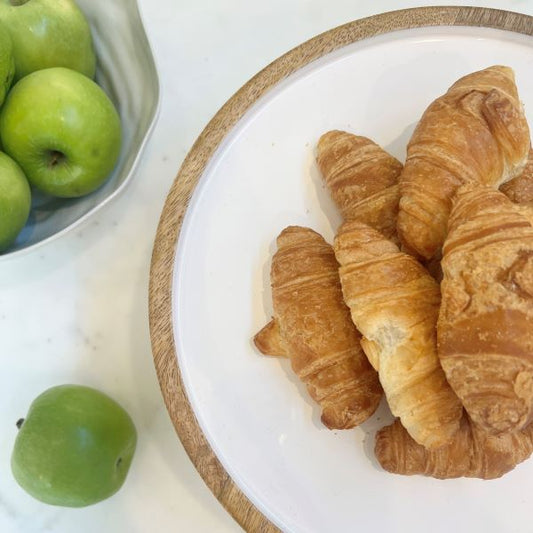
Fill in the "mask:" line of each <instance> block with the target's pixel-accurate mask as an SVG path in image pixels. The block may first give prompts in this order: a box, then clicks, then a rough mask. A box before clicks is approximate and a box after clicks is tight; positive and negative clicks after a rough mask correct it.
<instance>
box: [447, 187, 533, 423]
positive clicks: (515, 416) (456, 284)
mask: <svg viewBox="0 0 533 533" xmlns="http://www.w3.org/2000/svg"><path fill="white" fill-rule="evenodd" d="M516 207H517V206H515V205H514V204H513V203H512V202H511V201H510V200H509V199H508V198H507V197H506V196H505V195H504V194H503V193H501V192H499V191H496V190H493V189H490V188H487V187H479V186H476V187H469V186H464V187H461V188H460V189H459V190H458V192H457V195H456V197H455V200H454V204H453V208H452V212H451V216H450V220H449V232H448V236H447V238H446V241H445V243H444V248H443V259H442V269H443V281H442V284H441V289H442V305H441V309H440V315H439V320H438V324H437V336H438V352H439V357H440V360H441V364H442V367H443V369H444V371H445V373H446V376H447V378H448V381H449V383H450V385H451V386H452V387H453V389H454V390H455V392H456V393H457V394H458V396H459V397H460V398H461V400H462V402H463V405H464V407H465V409H466V411H467V412H468V414H469V416H470V418H471V419H472V421H473V422H474V423H476V424H477V425H479V426H480V427H481V428H482V429H484V430H485V431H488V432H490V433H501V432H509V431H516V430H519V429H521V428H524V427H525V426H526V425H527V424H528V423H529V422H530V420H531V418H532V416H533V333H532V332H533V227H532V226H531V223H530V222H529V221H528V220H527V219H526V217H524V216H523V215H522V214H521V213H520V212H519V210H518V209H516Z"/></svg>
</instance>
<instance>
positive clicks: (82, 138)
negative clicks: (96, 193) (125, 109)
mask: <svg viewBox="0 0 533 533" xmlns="http://www.w3.org/2000/svg"><path fill="white" fill-rule="evenodd" d="M0 138H1V141H2V145H3V148H4V150H5V152H6V153H7V154H8V155H10V156H11V157H12V158H13V159H14V160H15V161H16V162H17V163H18V164H19V165H20V166H21V167H22V170H23V171H24V173H25V174H26V177H27V178H28V181H29V182H30V184H31V185H32V186H34V187H36V188H37V189H39V190H41V191H43V192H45V193H47V194H51V195H53V196H59V197H64V198H74V197H77V196H82V195H84V194H87V193H89V192H92V191H93V190H95V189H96V188H98V187H99V186H100V185H101V184H102V183H103V182H104V181H105V179H106V178H107V177H108V176H109V174H110V173H111V171H112V170H113V167H114V166H115V164H116V161H117V159H118V155H119V152H120V141H121V127H120V118H119V115H118V113H117V111H116V109H115V107H114V106H113V103H112V102H111V100H110V99H109V98H108V96H107V95H106V94H105V92H104V91H103V90H102V89H101V87H99V86H98V85H97V84H96V83H95V82H94V81H92V80H90V79H89V78H87V77H86V76H83V75H82V74H80V73H79V72H76V71H74V70H70V69H66V68H61V67H58V68H50V69H45V70H38V71H36V72H32V73H31V74H29V75H28V76H26V77H25V78H22V79H21V80H20V81H19V82H17V83H16V84H15V85H14V87H13V88H12V89H11V90H10V91H9V94H8V96H7V98H6V101H5V103H4V105H3V107H2V109H1V110H0Z"/></svg>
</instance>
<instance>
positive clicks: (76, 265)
mask: <svg viewBox="0 0 533 533" xmlns="http://www.w3.org/2000/svg"><path fill="white" fill-rule="evenodd" d="M447 4H449V5H477V6H485V7H496V8H502V9H508V10H513V11H518V12H522V13H527V14H530V15H533V0H507V1H504V0H499V1H490V0H486V1H484V2H479V1H476V0H469V1H468V2H460V1H455V2H453V1H449V2H447ZM423 5H439V3H438V2H428V1H400V0H372V1H370V0H367V1H363V0H359V1H354V0H330V1H328V2H324V1H322V0H290V1H289V2H287V0H271V1H270V2H257V1H252V2H244V1H242V0H216V1H215V0H180V1H179V2H177V1H176V0H152V1H148V0H140V7H141V11H142V14H143V17H144V20H145V23H146V29H147V32H148V36H149V38H150V41H151V44H152V47H153V51H154V55H155V57H156V62H157V65H158V67H159V71H160V82H161V92H162V101H161V112H160V116H159V120H158V123H157V125H156V128H155V131H154V133H153V135H152V137H151V140H150V142H149V144H148V146H147V149H146V152H145V155H144V158H143V160H142V162H141V164H140V165H139V167H138V169H137V171H136V176H135V178H134V180H133V181H132V183H131V184H130V185H129V187H128V188H127V189H126V190H125V192H124V193H123V195H122V196H120V197H119V198H118V199H116V200H115V201H114V202H112V203H111V204H110V205H108V206H107V207H106V208H104V209H103V210H102V211H101V212H99V213H97V214H96V215H95V216H94V217H93V218H92V219H91V220H90V221H88V222H87V223H86V224H85V225H83V226H82V227H81V228H80V229H78V230H76V231H74V232H72V233H70V234H69V235H67V236H65V237H64V238H62V239H61V240H59V241H57V242H54V243H51V244H49V245H46V246H44V247H42V248H39V249H38V250H37V251H35V252H33V253H29V254H26V255H23V256H22V257H20V258H17V259H13V260H10V261H7V262H2V263H0V358H1V361H2V372H1V373H0V426H1V427H2V432H1V434H0V531H2V532H6V533H9V532H24V533H26V532H40V531H51V532H57V533H59V532H65V533H66V532H69V533H70V532H72V531H77V532H96V531H98V532H103V533H107V532H113V533H122V532H124V533H126V532H127V533H132V532H146V531H150V532H166V531H186V532H189V531H191V532H203V531H206V532H207V531H217V532H235V531H239V530H240V528H239V527H238V526H237V524H236V523H235V522H234V521H233V520H232V519H231V517H229V515H228V514H227V513H226V512H225V511H224V509H223V508H222V507H221V506H220V505H219V503H218V502H217V501H216V499H215V498H214V497H213V496H212V495H211V493H210V492H209V490H208V489H207V488H206V486H205V485H204V483H203V481H202V480H201V478H200V477H199V475H198V474H197V473H196V471H195V469H194V467H193V466H192V464H191V463H190V462H189V460H188V457H187V455H186V454H185V452H184V450H183V448H182V446H181V443H180V441H179V440H178V438H177V436H176V434H175V432H174V429H173V427H172V425H171V423H170V420H169V417H168V415H167V412H166V410H165V406H164V404H163V400H162V397H161V395H160V391H159V385H158V382H157V378H156V374H155V371H154V368H153V363H152V355H151V348H150V338H149V329H148V276H149V264H150V255H151V249H152V243H153V240H154V236H155V231H156V227H157V222H158V218H159V213H160V211H161V209H162V206H163V203H164V200H165V197H166V194H167V192H168V189H169V188H170V185H171V184H172V181H173V179H174V177H175V175H176V172H177V170H178V168H179V166H180V164H181V162H182V160H183V158H184V156H185V155H186V153H187V151H188V150H189V149H190V147H191V146H192V144H193V142H194V140H195V138H196V137H197V136H198V135H199V133H200V132H201V130H202V129H203V127H204V126H205V125H206V123H207V122H208V120H209V119H210V118H211V117H212V116H213V114H214V113H215V112H216V111H217V110H218V109H219V107H220V106H221V105H222V104H223V103H224V102H225V101H226V100H227V99H228V98H229V97H230V96H231V95H232V94H233V93H234V92H235V91H236V90H237V89H238V88H239V87H240V86H241V85H242V84H243V83H245V82H246V81H247V80H248V79H249V78H250V77H251V76H252V75H254V74H255V73H256V72H257V71H258V70H260V69H261V68H263V67H264V66H266V65H267V64H268V63H269V62H271V61H272V60H274V59H276V58H277V57H278V56H279V55H281V54H282V53H284V52H286V51H287V50H289V49H291V48H292V47H294V46H296V45H297V44H299V43H301V42H303V41H305V40H307V39H308V38H310V37H312V36H314V35H316V34H317V33H320V32H322V31H325V30H328V29H330V28H332V27H335V26H337V25H339V24H343V23H345V22H348V21H351V20H354V19H357V18H360V17H363V16H368V15H372V14H376V13H379V12H383V11H389V10H392V9H399V8H404V7H417V6H423ZM61 383H82V384H86V385H91V386H94V387H97V388H99V389H101V390H103V391H105V392H107V393H109V394H110V395H111V396H113V397H114V398H115V399H117V400H118V401H119V402H120V403H122V404H123V405H124V406H125V407H126V409H127V410H128V411H129V412H130V414H131V415H132V417H133V419H134V421H135V423H136V425H137V428H138V432H139V444H138V449H137V453H136V456H135V458H134V462H133V464H132V468H131V471H130V475H129V477H128V479H127V481H126V483H125V485H124V487H123V488H122V489H121V491H120V492H119V493H117V494H116V495H115V496H113V497H112V498H110V499H109V500H107V501H105V502H102V503H100V504H97V505H95V506H92V507H88V508H84V509H77V510H75V509H74V510H73V509H63V508H56V507H49V506H46V505H44V504H41V503H39V502H37V501H35V500H33V499H32V498H31V497H29V496H28V495H26V494H25V493H24V492H23V491H22V490H21V489H20V488H19V487H18V486H17V485H16V483H15V481H14V480H13V478H12V476H11V472H10V468H9V458H10V454H11V449H12V446H13V441H14V439H15V435H16V431H17V430H16V427H15V422H16V420H17V419H18V418H19V417H21V416H24V414H25V412H26V409H27V407H28V405H29V404H30V402H31V400H32V399H33V398H34V397H35V396H36V395H37V394H39V393H40V392H42V391H43V390H45V389H46V388H48V387H50V386H53V385H57V384H61Z"/></svg>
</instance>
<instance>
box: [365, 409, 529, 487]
mask: <svg viewBox="0 0 533 533" xmlns="http://www.w3.org/2000/svg"><path fill="white" fill-rule="evenodd" d="M532 451H533V424H531V425H529V426H527V427H526V428H524V429H523V430H521V431H516V432H514V433H504V434H502V435H489V434H487V433H485V432H484V431H482V430H481V429H480V428H479V427H476V426H475V425H474V424H472V423H471V421H470V420H469V418H468V417H467V416H465V417H464V418H463V419H462V421H461V427H460V428H459V431H458V432H457V433H456V434H455V436H454V438H453V440H452V441H451V442H450V443H449V444H447V445H446V446H442V447H440V448H437V449H435V450H428V449H427V448H424V447H423V446H420V444H417V443H416V442H415V441H414V440H413V439H412V438H411V436H410V435H409V433H407V431H406V430H405V428H404V427H403V426H402V425H401V423H400V421H399V420H398V419H397V420H396V421H395V422H394V423H393V424H391V425H390V426H386V427H384V428H382V429H380V430H379V431H378V432H377V434H376V443H375V454H376V458H377V460H378V461H379V463H380V465H381V466H382V467H383V468H384V469H385V470H387V472H391V473H393V474H404V475H408V476H410V475H414V474H421V475H424V476H431V477H434V478H438V479H449V478H458V477H473V478H481V479H495V478H499V477H501V476H503V475H504V474H506V473H507V472H509V471H511V470H512V469H513V468H514V467H515V466H516V465H518V464H519V463H521V462H522V461H525V460H526V459H527V458H528V457H529V456H530V455H531V452H532Z"/></svg>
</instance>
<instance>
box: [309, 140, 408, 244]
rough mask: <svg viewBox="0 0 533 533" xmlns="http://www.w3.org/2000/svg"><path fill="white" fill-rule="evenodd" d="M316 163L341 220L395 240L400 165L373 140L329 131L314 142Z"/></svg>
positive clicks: (401, 166)
mask: <svg viewBox="0 0 533 533" xmlns="http://www.w3.org/2000/svg"><path fill="white" fill-rule="evenodd" d="M317 163H318V167H319V169H320V171H321V173H322V178H323V179H324V182H325V183H326V186H327V187H328V189H329V191H330V193H331V196H332V198H333V200H334V202H335V204H336V205H337V207H338V208H339V210H340V212H341V215H342V218H343V220H359V221H361V222H365V223H366V224H368V225H369V226H372V227H373V228H376V229H377V230H378V231H380V232H381V233H383V235H385V236H386V237H387V238H389V239H392V240H397V236H396V217H397V215H398V202H399V200H400V189H399V186H398V176H399V175H400V172H401V171H402V168H403V165H402V164H401V163H400V162H399V161H398V160H397V159H395V158H394V157H392V156H391V155H390V154H388V153H387V152H386V151H385V150H383V148H381V147H380V146H379V145H377V144H376V143H375V142H373V141H371V140H370V139H367V138H366V137H361V136H359V135H353V134H351V133H347V132H345V131H339V130H333V131H328V132H327V133H325V134H324V135H322V136H321V137H320V139H319V141H318V147H317Z"/></svg>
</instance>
